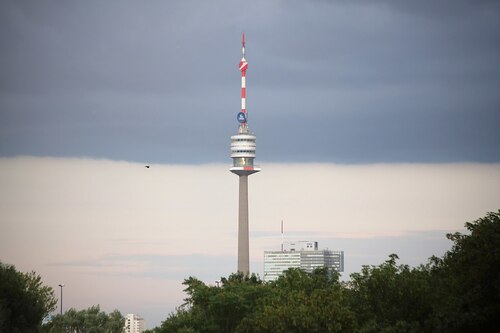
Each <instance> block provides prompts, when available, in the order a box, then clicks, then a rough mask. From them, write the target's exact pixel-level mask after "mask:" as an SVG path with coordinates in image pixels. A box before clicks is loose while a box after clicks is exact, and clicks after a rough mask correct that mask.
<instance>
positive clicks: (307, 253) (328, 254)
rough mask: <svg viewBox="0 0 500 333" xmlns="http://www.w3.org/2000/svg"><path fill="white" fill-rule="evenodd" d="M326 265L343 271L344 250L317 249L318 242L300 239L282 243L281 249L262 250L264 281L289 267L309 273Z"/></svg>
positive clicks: (271, 279) (274, 277)
mask: <svg viewBox="0 0 500 333" xmlns="http://www.w3.org/2000/svg"><path fill="white" fill-rule="evenodd" d="M319 267H326V268H328V269H335V270H336V271H338V272H343V271H344V251H331V250H319V249H318V242H311V241H300V242H287V243H284V244H283V250H282V251H265V252H264V281H273V280H276V279H277V278H278V277H280V276H281V275H282V274H283V272H284V271H286V270H287V269H289V268H301V269H303V270H304V271H306V272H309V273H311V272H312V271H313V270H314V269H316V268H319Z"/></svg>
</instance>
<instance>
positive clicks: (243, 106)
mask: <svg viewBox="0 0 500 333" xmlns="http://www.w3.org/2000/svg"><path fill="white" fill-rule="evenodd" d="M239 68H240V71H241V113H242V114H243V116H244V121H243V122H241V123H240V130H244V129H246V128H247V109H246V103H245V102H246V96H247V92H246V75H247V69H248V62H247V60H246V59H245V33H242V35H241V60H240V64H239Z"/></svg>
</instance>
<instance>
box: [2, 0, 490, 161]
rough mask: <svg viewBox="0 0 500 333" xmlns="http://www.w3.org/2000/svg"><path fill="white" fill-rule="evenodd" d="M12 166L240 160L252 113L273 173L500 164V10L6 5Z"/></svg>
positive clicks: (356, 5)
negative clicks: (24, 160)
mask: <svg viewBox="0 0 500 333" xmlns="http://www.w3.org/2000/svg"><path fill="white" fill-rule="evenodd" d="M0 6H1V8H0V9H1V10H0V15H1V17H0V18H1V20H0V21H1V22H0V47H1V49H2V53H1V57H0V77H1V81H0V94H1V95H0V98H1V100H0V154H1V155H7V156H8V155H17V154H31V155H52V156H94V157H106V158H113V159H126V160H148V161H154V162H169V163H186V162H187V163H191V162H195V163H200V162H213V161H225V160H226V161H227V160H228V156H227V155H228V137H229V135H231V133H232V132H234V131H235V130H236V126H237V124H236V122H235V114H236V113H237V111H238V108H239V103H240V101H239V94H240V92H239V90H240V88H239V85H240V82H239V72H238V71H237V68H236V65H237V63H238V61H239V58H240V45H239V40H240V33H241V31H243V30H244V31H245V32H246V33H247V59H248V60H249V63H250V68H249V71H248V81H247V85H248V101H247V105H248V110H249V112H250V125H251V128H252V129H253V130H254V132H255V133H256V134H257V136H258V141H259V147H258V149H259V153H258V154H259V156H258V157H259V158H260V159H262V160H267V161H270V160H273V161H333V162H349V163H365V162H387V161H389V162H391V161H420V162H446V161H484V162H487V161H499V160H500V152H499V151H498V149H497V147H498V145H499V144H500V134H498V131H497V130H496V127H497V126H496V124H498V123H500V112H499V111H498V110H499V109H500V108H499V107H500V97H499V94H498V91H500V60H499V59H500V57H499V55H500V37H499V36H500V23H499V22H500V19H499V18H500V6H499V5H498V3H496V2H489V1H478V2H472V1H440V2H433V1H423V2H412V1H381V2H376V3H375V2H372V1H349V2H346V1H313V2H302V1H275V2H267V1H255V2H252V3H247V2H239V1H221V2H217V4H209V3H205V2H201V1H177V2H174V1H169V2H162V1H149V2H141V3H139V2H132V1H130V2H129V1H125V2H120V3H116V2H100V1H95V2H94V1H90V2H76V1H75V2H68V1H43V2H40V1H4V2H2V4H1V5H0Z"/></svg>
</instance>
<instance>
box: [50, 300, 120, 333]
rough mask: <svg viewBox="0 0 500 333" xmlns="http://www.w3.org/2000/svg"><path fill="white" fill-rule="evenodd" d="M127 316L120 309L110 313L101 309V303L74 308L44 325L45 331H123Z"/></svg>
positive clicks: (89, 332)
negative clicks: (79, 308) (88, 306)
mask: <svg viewBox="0 0 500 333" xmlns="http://www.w3.org/2000/svg"><path fill="white" fill-rule="evenodd" d="M124 327H125V318H124V317H123V316H122V314H121V313H120V311H118V310H115V311H113V312H111V313H109V314H106V313H105V312H104V311H101V309H100V307H99V305H94V306H91V307H90V308H88V309H84V310H80V311H77V310H75V309H73V308H71V309H69V310H68V311H66V312H64V313H63V314H62V315H60V314H59V315H56V316H54V317H52V319H51V320H50V321H49V322H48V323H46V324H45V325H43V332H45V333H66V332H71V333H122V332H123V331H124Z"/></svg>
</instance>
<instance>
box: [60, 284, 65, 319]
mask: <svg viewBox="0 0 500 333" xmlns="http://www.w3.org/2000/svg"><path fill="white" fill-rule="evenodd" d="M59 287H61V316H62V298H63V292H62V289H63V287H64V284H63V283H61V284H60V285H59Z"/></svg>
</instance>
